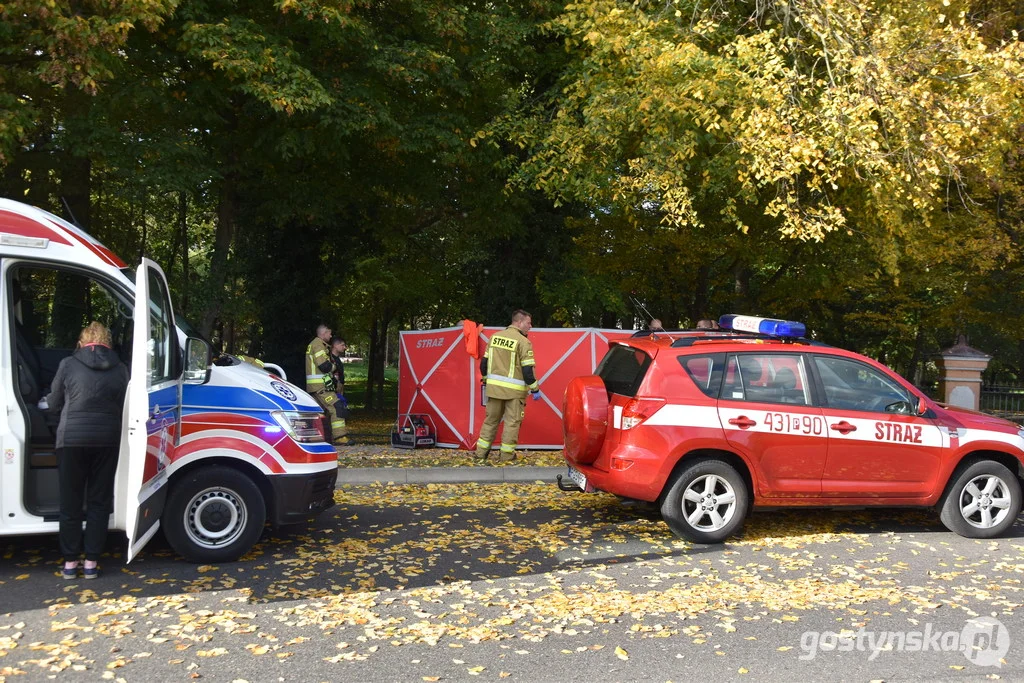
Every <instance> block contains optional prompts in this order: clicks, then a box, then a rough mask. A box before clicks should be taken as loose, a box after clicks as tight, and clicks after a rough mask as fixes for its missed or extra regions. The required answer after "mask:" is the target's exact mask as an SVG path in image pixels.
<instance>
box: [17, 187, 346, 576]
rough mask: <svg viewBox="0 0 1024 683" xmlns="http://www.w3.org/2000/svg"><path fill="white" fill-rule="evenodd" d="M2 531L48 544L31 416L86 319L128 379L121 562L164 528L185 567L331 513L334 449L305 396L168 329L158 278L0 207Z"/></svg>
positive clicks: (54, 487) (144, 267) (55, 227)
mask: <svg viewBox="0 0 1024 683" xmlns="http://www.w3.org/2000/svg"><path fill="white" fill-rule="evenodd" d="M0 294H2V306H0V334H2V339H0V402H2V404H3V405H4V406H5V407H6V411H5V416H4V417H0V450H2V453H3V455H2V460H0V535H13V534H36V533H49V532H56V531H57V525H58V515H59V511H60V510H59V507H60V506H59V490H58V484H57V482H58V478H57V453H56V452H55V448H54V443H55V435H56V424H57V416H54V415H51V414H49V413H48V412H47V411H43V410H40V409H39V408H38V401H39V398H40V397H42V396H45V395H46V394H47V393H48V391H49V383H50V381H51V380H52V378H53V375H54V372H55V371H56V369H57V365H58V364H59V363H60V361H61V359H62V358H64V357H66V356H68V355H70V354H71V353H72V351H73V350H74V348H75V345H76V342H77V340H78V334H79V332H80V331H81V329H82V328H83V327H84V326H85V325H86V324H87V323H88V322H89V321H91V320H98V321H100V322H102V323H103V324H104V325H106V326H107V327H108V328H109V329H110V330H111V333H112V335H113V339H114V348H115V350H116V351H117V352H118V354H119V355H120V357H121V359H122V360H123V361H124V362H125V363H126V364H127V365H128V367H129V368H130V369H131V382H130V383H129V387H128V397H127V399H126V401H125V413H124V430H123V434H122V438H121V453H120V460H119V462H118V470H117V478H116V481H115V488H114V512H113V514H112V515H111V518H110V528H112V529H119V530H123V531H125V532H126V533H127V535H128V560H129V561H130V560H131V559H132V557H134V556H135V555H136V554H137V553H138V552H139V550H140V549H141V548H142V546H143V545H145V543H146V542H147V541H148V540H149V539H150V538H151V537H152V536H153V534H154V533H155V532H156V531H157V529H158V527H160V526H162V527H163V529H164V535H165V536H166V537H167V540H168V541H169V542H170V544H171V546H172V547H173V548H174V549H175V550H176V551H177V552H178V553H180V554H181V555H182V556H183V557H185V558H186V559H188V560H191V561H193V562H228V561H233V560H236V559H238V558H239V557H240V556H242V555H243V554H245V553H246V552H247V551H248V550H249V549H250V548H252V546H253V545H254V544H255V543H256V541H257V540H258V539H259V537H260V534H261V533H262V531H263V527H264V525H265V524H266V523H267V522H268V521H269V522H270V523H271V524H273V525H275V526H277V525H281V524H290V523H296V522H302V521H305V520H307V519H309V518H311V517H313V516H315V515H316V514H318V513H320V512H322V511H323V510H325V509H327V508H329V507H331V506H332V505H333V504H334V497H333V494H334V485H335V482H336V480H337V476H338V469H337V452H336V451H335V449H334V447H333V446H331V445H330V444H328V443H326V442H325V441H324V434H323V427H322V422H321V417H322V412H323V411H322V410H321V408H320V407H319V405H318V404H317V403H316V401H315V400H314V399H313V398H312V397H311V396H310V395H309V394H307V393H306V392H304V391H302V390H301V389H299V388H298V387H296V386H294V385H292V384H289V383H288V382H286V381H284V380H283V379H281V377H278V376H276V375H274V374H271V373H269V372H266V371H264V370H261V369H259V368H257V367H255V366H253V365H250V364H248V363H242V362H240V361H237V359H231V358H228V359H227V362H228V364H226V365H221V364H217V365H211V364H210V347H209V345H208V344H207V343H206V342H205V341H203V340H202V339H199V338H197V337H193V336H188V335H186V334H185V332H184V331H183V328H184V329H189V328H188V327H187V326H186V325H185V324H184V323H183V322H179V323H178V324H177V325H176V323H175V319H174V312H173V309H172V305H171V300H170V295H169V292H168V288H167V282H166V279H165V278H164V274H163V271H161V269H160V267H159V266H157V264H155V263H154V262H152V261H150V260H148V259H142V262H141V264H140V265H139V267H138V269H137V270H136V271H135V273H134V274H132V273H131V271H129V270H128V269H127V268H126V266H125V263H124V262H123V261H121V259H119V258H118V257H117V256H116V255H115V254H114V253H112V252H111V251H110V250H109V249H107V248H106V247H104V246H103V245H102V244H100V243H99V242H97V241H96V240H95V239H93V238H92V237H90V236H89V235H88V234H86V233H85V232H83V231H82V230H80V229H78V228H76V227H75V226H73V225H71V224H70V223H68V222H67V221H64V220H62V219H61V218H58V217H57V216H54V215H52V214H50V213H47V212H45V211H41V210H39V209H36V208H33V207H30V206H26V205H25V204H21V203H18V202H14V201H10V200H6V199H0Z"/></svg>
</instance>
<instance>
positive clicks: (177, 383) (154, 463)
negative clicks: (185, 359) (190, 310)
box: [118, 259, 182, 562]
mask: <svg viewBox="0 0 1024 683" xmlns="http://www.w3.org/2000/svg"><path fill="white" fill-rule="evenodd" d="M181 375H182V354H181V352H180V351H179V349H178V335H177V332H176V329H175V327H174V311H173V310H172V308H171V297H170V293H169V291H168V288H167V279H166V278H165V277H164V273H163V271H162V270H161V269H160V266H158V265H157V264H156V263H154V262H153V261H150V260H149V259H143V260H142V263H141V264H140V265H139V268H138V271H136V275H135V313H134V332H133V338H132V366H131V382H130V383H129V385H128V399H127V408H126V420H125V423H126V424H125V425H124V429H123V431H122V449H121V457H122V458H123V457H127V458H128V468H127V472H128V476H127V482H126V483H127V486H126V487H125V489H124V490H125V491H126V495H125V496H124V499H123V500H121V501H119V502H118V505H126V506H127V509H126V510H125V512H126V517H125V519H126V526H125V531H126V533H127V534H128V557H127V560H128V561H129V562H130V561H131V560H132V558H133V557H135V555H136V554H137V553H138V552H139V550H141V549H142V547H143V546H144V545H145V544H146V542H147V541H149V539H150V538H152V537H153V534H155V533H156V531H157V529H158V528H159V527H160V515H161V513H162V512H163V507H164V500H165V499H166V497H167V486H166V484H167V465H168V464H169V462H170V454H171V450H172V449H173V447H174V440H175V437H176V435H177V434H178V431H179V429H180V420H181ZM124 444H127V449H125V448H124Z"/></svg>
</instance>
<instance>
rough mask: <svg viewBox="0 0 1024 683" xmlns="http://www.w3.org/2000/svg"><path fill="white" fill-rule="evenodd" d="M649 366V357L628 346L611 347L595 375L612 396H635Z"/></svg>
mask: <svg viewBox="0 0 1024 683" xmlns="http://www.w3.org/2000/svg"><path fill="white" fill-rule="evenodd" d="M650 365H651V357H650V356H648V355H647V354H646V353H644V352H643V351H638V350H636V349H634V348H631V347H629V346H613V347H611V348H610V349H608V353H607V354H606V355H605V357H604V358H603V359H602V360H601V364H600V365H598V366H597V374H598V375H599V376H600V377H601V379H602V380H604V386H605V388H606V389H608V391H609V392H611V393H613V394H620V395H622V396H636V392H637V389H639V388H640V383H641V382H642V381H643V380H644V375H646V374H647V368H648V367H650Z"/></svg>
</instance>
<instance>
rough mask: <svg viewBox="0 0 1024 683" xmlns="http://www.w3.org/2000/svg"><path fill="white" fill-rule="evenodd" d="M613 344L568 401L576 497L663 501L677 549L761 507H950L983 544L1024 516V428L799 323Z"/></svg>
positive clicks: (726, 320)
mask: <svg viewBox="0 0 1024 683" xmlns="http://www.w3.org/2000/svg"><path fill="white" fill-rule="evenodd" d="M720 324H721V327H722V328H723V329H722V330H721V331H705V330H702V331H690V332H681V333H670V334H664V335H663V334H653V335H650V336H646V337H633V338H630V339H626V340H622V341H618V342H614V343H612V345H611V348H610V349H609V351H608V354H607V355H606V356H605V357H604V359H603V360H602V361H601V363H600V365H599V366H598V368H597V374H596V375H588V376H585V377H577V378H575V379H573V380H572V381H571V382H570V384H569V386H568V387H567V389H566V392H565V399H564V403H563V408H562V410H563V420H564V430H565V459H566V461H567V462H568V465H569V473H568V476H569V480H571V482H572V484H567V483H565V482H563V481H562V478H561V477H559V486H560V487H562V488H563V489H565V490H570V489H571V490H575V489H581V490H583V491H595V490H600V491H607V492H609V493H613V494H616V495H619V496H622V497H625V498H631V499H636V500H643V501H650V502H654V501H656V502H657V503H658V505H659V506H660V508H661V514H662V517H663V518H664V519H665V521H666V522H667V523H668V525H669V527H670V528H671V529H672V531H673V532H675V533H676V534H677V535H679V536H681V537H683V538H686V539H689V540H691V541H695V542H699V543H717V542H720V541H723V540H724V539H726V538H728V537H729V536H730V535H732V534H734V533H736V532H737V531H738V530H739V528H740V527H741V525H742V524H743V520H744V517H745V516H746V514H747V512H748V510H749V509H750V507H751V506H758V507H782V506H806V507H811V506H828V507H833V506H867V505H878V506H901V507H910V506H914V507H931V506H937V507H938V509H939V511H940V516H941V519H942V522H943V524H945V525H946V527H948V528H949V529H950V530H951V531H954V532H956V533H958V534H960V535H962V536H968V537H971V538H991V537H994V536H998V535H999V534H1002V533H1004V532H1005V531H1006V530H1007V529H1009V528H1010V527H1011V526H1012V525H1013V524H1014V522H1015V521H1016V519H1017V515H1018V513H1019V512H1020V510H1021V482H1020V477H1021V476H1022V475H1024V467H1022V462H1024V429H1022V428H1021V427H1020V426H1019V425H1016V424H1014V423H1012V422H1009V421H1007V420H1002V419H999V418H996V417H992V416H989V415H984V414H981V413H977V412H974V411H970V410H964V409H960V408H954V407H951V406H945V405H940V404H938V403H935V402H934V401H932V400H931V399H929V398H928V397H926V396H924V395H923V394H922V393H921V392H920V391H919V390H918V389H916V388H914V386H913V385H911V384H910V383H908V382H907V381H905V380H904V379H903V378H901V377H900V376H899V375H897V374H895V373H894V372H892V371H891V370H889V369H888V368H886V367H885V366H883V365H881V364H879V363H877V362H875V361H873V360H871V359H870V358H867V357H865V356H861V355H859V354H856V353H853V352H850V351H844V350H842V349H837V348H833V347H830V346H826V345H824V344H820V343H818V342H813V341H809V340H807V339H804V338H803V337H804V334H805V332H804V326H803V325H802V324H801V323H793V322H788V321H780V320H771V319H763V318H752V317H747V316H731V315H730V316H723V317H722V319H721V321H720Z"/></svg>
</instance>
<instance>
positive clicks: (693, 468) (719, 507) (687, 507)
mask: <svg viewBox="0 0 1024 683" xmlns="http://www.w3.org/2000/svg"><path fill="white" fill-rule="evenodd" d="M749 506H750V497H749V495H748V494H747V485H746V483H745V482H744V481H743V477H742V476H740V473H739V472H737V471H736V468H734V467H733V466H732V465H729V464H727V463H725V462H722V461H721V460H696V461H694V462H693V463H691V464H689V465H687V466H685V467H684V468H683V469H682V470H681V471H680V472H679V473H678V474H676V476H675V477H674V478H673V479H672V481H671V484H670V485H669V488H668V490H667V492H666V493H665V496H664V498H663V499H662V502H661V516H662V518H664V520H665V522H666V523H667V524H668V526H669V528H670V529H672V532H673V533H675V534H676V535H677V536H681V537H682V538H685V539H686V540H688V541H693V542H694V543H721V542H722V541H724V540H725V539H726V538H728V537H729V536H732V535H733V534H734V533H736V532H737V531H739V529H740V527H741V526H743V520H744V519H745V518H746V516H747V509H748V508H749Z"/></svg>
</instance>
